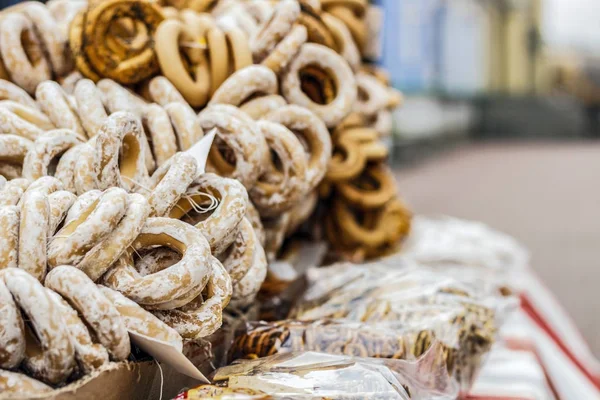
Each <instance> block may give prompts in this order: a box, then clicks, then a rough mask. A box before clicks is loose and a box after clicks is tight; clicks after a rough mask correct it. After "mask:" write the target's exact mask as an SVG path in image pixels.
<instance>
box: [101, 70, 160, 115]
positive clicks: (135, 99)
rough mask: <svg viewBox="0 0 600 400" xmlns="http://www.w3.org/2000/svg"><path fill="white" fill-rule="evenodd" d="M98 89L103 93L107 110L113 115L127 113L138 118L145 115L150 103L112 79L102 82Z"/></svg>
mask: <svg viewBox="0 0 600 400" xmlns="http://www.w3.org/2000/svg"><path fill="white" fill-rule="evenodd" d="M96 87H97V88H98V89H100V92H102V95H103V99H104V103H105V105H106V108H108V111H110V112H111V113H115V112H118V111H127V112H130V113H132V114H133V115H135V116H136V117H138V118H142V116H143V115H144V111H145V110H146V107H147V106H148V103H146V101H145V100H144V99H142V98H141V97H139V96H138V95H136V94H135V93H133V92H132V91H130V90H129V89H127V88H125V87H123V86H121V85H119V84H118V83H117V82H115V81H113V80H111V79H102V80H100V81H99V82H98V83H97V84H96Z"/></svg>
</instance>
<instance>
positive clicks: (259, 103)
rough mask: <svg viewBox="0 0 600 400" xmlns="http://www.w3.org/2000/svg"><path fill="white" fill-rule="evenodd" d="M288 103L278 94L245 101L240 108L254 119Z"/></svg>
mask: <svg viewBox="0 0 600 400" xmlns="http://www.w3.org/2000/svg"><path fill="white" fill-rule="evenodd" d="M286 105H287V101H285V99H284V98H283V97H281V96H280V95H278V94H272V95H269V96H261V97H257V98H255V99H252V100H248V101H247V102H246V103H244V104H243V105H242V106H241V107H240V110H242V111H244V112H245V113H246V114H248V115H249V116H250V117H251V118H253V119H260V118H262V117H263V116H265V115H267V114H268V113H270V112H271V111H274V110H277V109H278V108H279V107H283V106H286Z"/></svg>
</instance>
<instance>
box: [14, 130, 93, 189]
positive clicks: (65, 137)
mask: <svg viewBox="0 0 600 400" xmlns="http://www.w3.org/2000/svg"><path fill="white" fill-rule="evenodd" d="M79 143H81V141H80V140H79V138H78V136H76V135H75V133H74V132H72V131H70V130H68V129H56V130H51V131H48V132H46V133H44V134H43V135H41V136H40V137H38V138H37V139H36V141H35V142H34V143H33V145H32V146H31V149H30V150H29V152H28V153H27V155H26V156H25V160H24V162H23V178H25V179H29V180H32V181H34V180H36V179H38V178H41V177H42V176H46V175H48V167H49V166H50V163H51V162H52V160H53V159H54V158H56V157H58V156H60V155H61V154H62V153H64V152H66V151H67V150H69V149H70V148H72V147H74V146H76V145H77V144H79Z"/></svg>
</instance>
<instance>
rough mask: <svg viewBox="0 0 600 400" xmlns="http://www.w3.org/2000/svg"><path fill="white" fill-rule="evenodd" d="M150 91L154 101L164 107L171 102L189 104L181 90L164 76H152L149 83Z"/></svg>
mask: <svg viewBox="0 0 600 400" xmlns="http://www.w3.org/2000/svg"><path fill="white" fill-rule="evenodd" d="M148 91H149V93H150V97H151V99H152V101H154V102H155V103H158V104H159V105H161V106H163V107H165V106H166V105H167V104H169V103H183V104H187V101H186V100H185V98H184V97H183V95H182V94H181V92H180V91H179V90H177V88H176V87H175V86H174V85H173V83H171V81H170V80H169V79H167V78H166V77H164V76H157V77H154V78H152V79H151V80H150V83H148Z"/></svg>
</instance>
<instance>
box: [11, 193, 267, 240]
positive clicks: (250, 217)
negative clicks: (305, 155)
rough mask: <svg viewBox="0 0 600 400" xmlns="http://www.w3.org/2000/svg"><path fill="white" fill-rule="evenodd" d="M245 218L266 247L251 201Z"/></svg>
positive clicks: (261, 227) (256, 213) (263, 229)
mask: <svg viewBox="0 0 600 400" xmlns="http://www.w3.org/2000/svg"><path fill="white" fill-rule="evenodd" d="M0 193H1V192H0ZM245 217H246V219H247V220H248V221H250V224H252V228H254V233H256V237H257V238H258V242H259V243H260V245H261V246H263V247H264V246H265V241H266V237H265V228H264V227H263V224H262V221H261V220H260V214H259V213H258V210H257V209H256V207H254V204H252V202H251V201H249V202H248V208H247V209H246V215H245Z"/></svg>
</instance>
